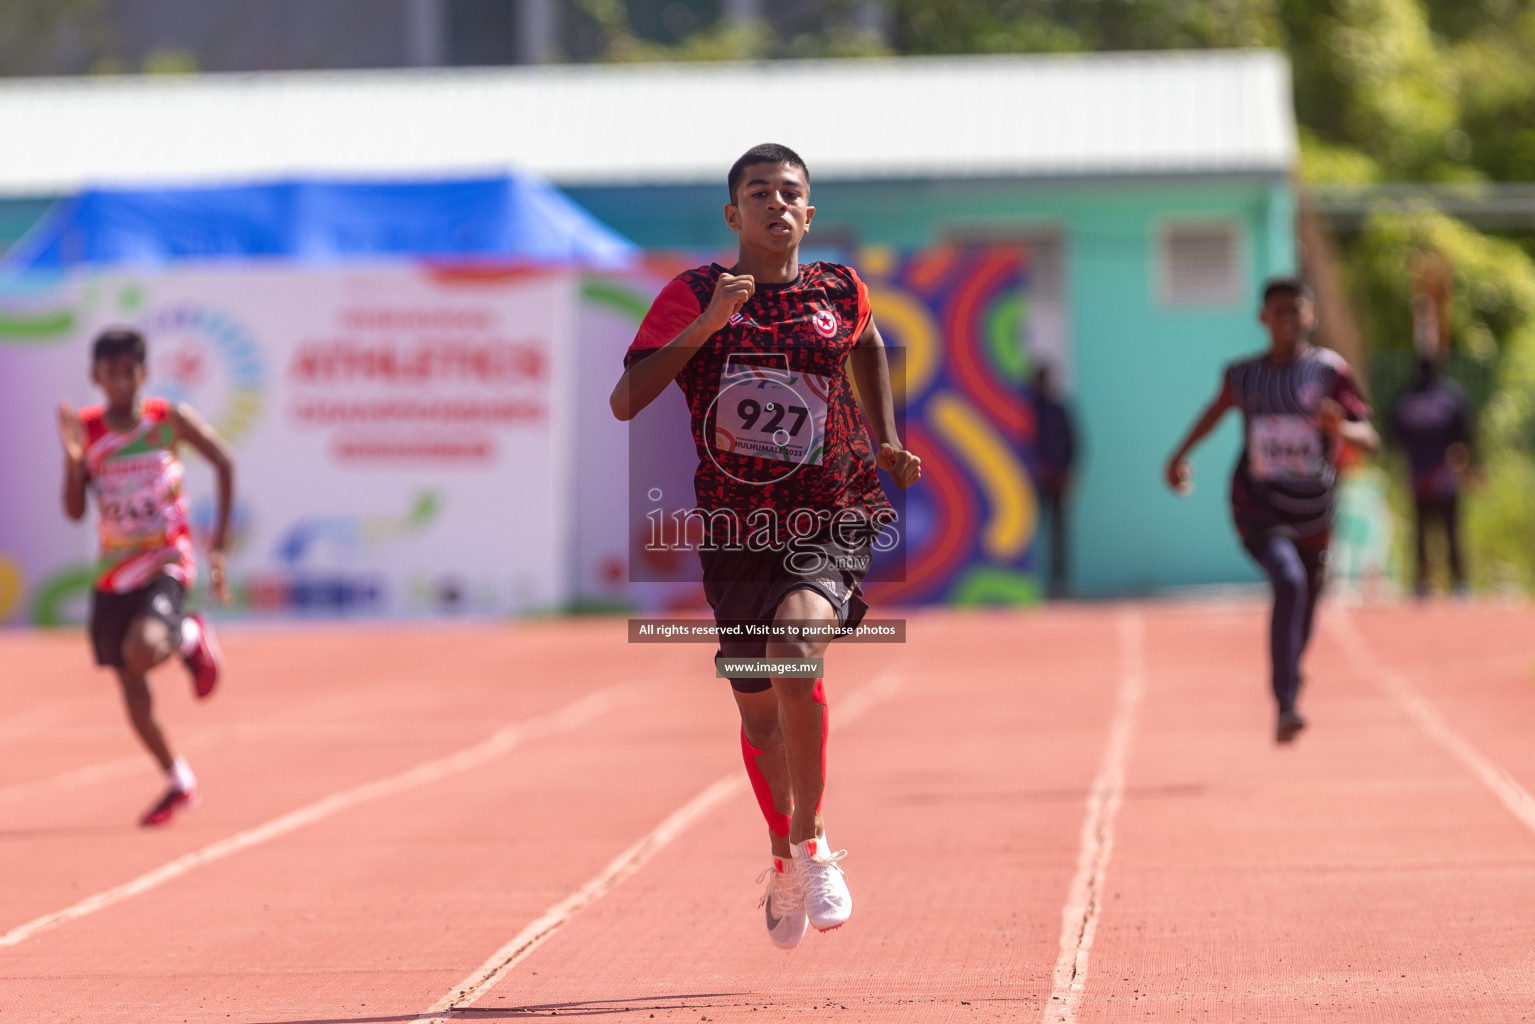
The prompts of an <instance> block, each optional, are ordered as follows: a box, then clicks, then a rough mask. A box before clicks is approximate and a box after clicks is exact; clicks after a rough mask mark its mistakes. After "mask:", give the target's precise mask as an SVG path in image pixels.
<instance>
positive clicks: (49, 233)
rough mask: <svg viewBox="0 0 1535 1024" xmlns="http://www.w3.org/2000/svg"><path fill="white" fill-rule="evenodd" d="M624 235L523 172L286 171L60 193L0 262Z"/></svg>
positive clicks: (489, 255) (604, 248)
mask: <svg viewBox="0 0 1535 1024" xmlns="http://www.w3.org/2000/svg"><path fill="white" fill-rule="evenodd" d="M636 251H637V250H636V249H635V247H634V245H633V244H632V243H631V242H629V241H628V240H627V239H625V238H623V237H622V236H621V235H619V234H617V233H615V232H614V231H613V230H611V229H610V228H608V227H607V226H606V225H604V224H603V223H601V222H600V221H598V220H597V219H596V218H595V217H593V216H592V215H591V214H589V213H587V212H586V211H585V210H583V209H582V208H581V207H580V206H578V205H577V204H576V203H575V202H573V201H572V200H571V199H570V198H569V197H567V196H566V195H565V194H564V193H563V192H561V191H560V190H559V189H557V188H555V187H554V186H553V185H551V184H549V183H548V182H546V181H543V180H541V179H539V178H536V177H533V176H531V175H527V174H512V175H506V176H501V177H489V178H467V179H465V178H459V179H452V180H443V181H410V182H398V181H395V182H388V181H385V182H380V181H339V180H307V179H306V180H301V181H300V180H294V181H278V182H270V183H265V184H254V185H242V186H235V187H223V188H175V189H92V190H89V191H86V192H82V193H80V194H79V195H76V196H73V197H71V198H69V199H66V200H63V201H62V202H60V203H59V205H58V206H56V207H55V208H54V209H53V210H52V211H51V212H50V213H49V214H48V215H47V216H46V217H45V218H44V219H43V220H42V221H41V222H40V223H39V224H38V225H37V227H36V228H34V229H33V230H32V231H31V232H30V233H29V234H28V236H27V237H26V238H24V239H22V240H21V241H20V242H19V243H17V245H16V246H15V247H14V248H12V249H11V251H10V252H8V253H6V255H5V258H4V260H3V261H0V269H5V270H14V271H25V270H44V269H53V268H62V267H67V266H72V265H75V264H81V263H118V264H121V263H128V264H140V265H143V264H152V265H153V264H165V263H174V262H180V261H183V260H208V259H228V258H246V259H249V258H252V257H256V258H261V257H269V258H278V259H290V260H297V261H303V262H312V263H331V262H337V261H342V260H351V259H357V258H366V257H379V256H389V255H394V256H405V257H428V258H430V257H442V258H471V259H477V258H478V259H529V260H538V261H556V262H567V261H568V262H575V263H582V264H586V265H594V266H600V267H613V266H617V265H621V264H624V263H626V262H628V260H629V259H630V258H631V256H632V255H633V254H634V253H635V252H636Z"/></svg>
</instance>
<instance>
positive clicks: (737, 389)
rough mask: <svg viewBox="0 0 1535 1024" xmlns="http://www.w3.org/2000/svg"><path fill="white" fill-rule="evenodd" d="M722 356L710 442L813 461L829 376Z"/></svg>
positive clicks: (820, 444)
mask: <svg viewBox="0 0 1535 1024" xmlns="http://www.w3.org/2000/svg"><path fill="white" fill-rule="evenodd" d="M777 358H778V362H779V364H778V365H757V364H748V363H743V362H736V361H734V360H726V362H725V367H724V370H723V372H722V373H721V374H720V390H719V397H718V398H717V399H716V400H715V408H714V447H715V448H716V449H717V450H719V451H722V452H732V453H734V454H736V455H746V456H749V457H751V458H754V459H767V460H771V461H773V462H785V463H790V464H792V465H795V466H804V465H810V466H819V465H821V461H822V459H823V457H824V455H825V447H826V410H827V404H828V402H827V398H828V395H829V394H830V391H831V386H832V382H831V381H830V380H829V379H828V378H826V377H823V376H820V375H818V374H813V373H798V372H795V371H791V370H788V369H785V368H784V366H785V365H786V364H787V362H788V360H787V359H786V358H785V357H782V356H779V357H777Z"/></svg>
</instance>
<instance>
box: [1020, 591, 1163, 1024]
mask: <svg viewBox="0 0 1535 1024" xmlns="http://www.w3.org/2000/svg"><path fill="white" fill-rule="evenodd" d="M1145 648H1146V624H1145V620H1144V619H1143V618H1142V617H1141V614H1140V613H1139V612H1138V611H1135V610H1134V609H1129V608H1127V609H1125V610H1124V611H1123V612H1121V613H1120V616H1119V657H1120V669H1119V688H1118V691H1117V692H1116V694H1115V697H1114V719H1113V722H1112V724H1111V725H1110V726H1109V738H1108V743H1107V744H1106V745H1105V746H1104V749H1103V760H1102V761H1101V762H1100V763H1099V765H1098V774H1097V776H1096V777H1095V778H1094V779H1093V788H1092V790H1091V791H1090V792H1089V793H1088V796H1087V817H1086V818H1085V819H1084V820H1083V822H1082V846H1081V849H1080V851H1079V852H1078V854H1077V873H1076V875H1075V876H1074V877H1073V878H1072V880H1071V888H1070V889H1069V890H1067V896H1066V905H1065V907H1064V908H1062V910H1061V952H1060V955H1059V956H1058V957H1057V958H1056V961H1055V971H1054V973H1053V975H1052V979H1051V986H1050V999H1049V1001H1048V1002H1047V1003H1046V1004H1045V1013H1044V1017H1043V1018H1042V1020H1043V1022H1044V1024H1061V1022H1065V1024H1071V1022H1073V1021H1075V1020H1076V1019H1077V1009H1078V1007H1079V1006H1080V1005H1081V1003H1082V996H1083V994H1084V993H1085V992H1086V991H1087V961H1088V955H1089V954H1090V953H1091V952H1092V948H1093V938H1094V937H1095V936H1096V934H1097V931H1098V915H1099V912H1100V910H1101V909H1102V907H1103V902H1102V894H1103V882H1104V877H1105V875H1106V874H1107V871H1108V866H1109V855H1110V854H1111V853H1112V852H1113V850H1114V819H1115V817H1116V816H1117V815H1118V813H1119V806H1120V803H1121V802H1122V801H1123V799H1124V793H1125V769H1126V766H1127V764H1128V763H1129V758H1130V742H1131V739H1132V738H1133V736H1134V733H1135V713H1136V711H1137V710H1139V708H1140V703H1141V698H1142V696H1143V695H1144V693H1145V690H1146V675H1145Z"/></svg>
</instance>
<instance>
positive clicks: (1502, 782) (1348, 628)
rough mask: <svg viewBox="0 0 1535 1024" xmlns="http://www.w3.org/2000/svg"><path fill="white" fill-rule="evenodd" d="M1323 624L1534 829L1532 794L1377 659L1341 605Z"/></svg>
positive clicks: (1356, 665)
mask: <svg viewBox="0 0 1535 1024" xmlns="http://www.w3.org/2000/svg"><path fill="white" fill-rule="evenodd" d="M1323 626H1324V627H1330V629H1331V631H1332V633H1333V635H1334V636H1335V637H1336V638H1337V640H1338V642H1339V645H1340V646H1341V647H1342V648H1343V651H1344V653H1345V654H1347V655H1348V659H1349V661H1351V662H1353V663H1354V668H1355V669H1356V670H1357V671H1359V672H1361V673H1363V674H1365V675H1370V676H1374V677H1375V680H1376V681H1377V682H1378V683H1379V684H1380V686H1381V688H1382V689H1383V690H1385V691H1386V692H1387V693H1388V694H1389V695H1390V696H1391V697H1392V699H1394V700H1395V701H1396V702H1397V704H1399V705H1400V706H1401V708H1402V710H1403V711H1405V712H1407V717H1408V718H1410V719H1412V721H1413V724H1415V725H1416V726H1417V727H1418V728H1419V729H1421V730H1423V732H1424V733H1425V734H1426V735H1427V736H1428V737H1429V739H1431V740H1433V741H1434V742H1435V743H1437V744H1439V746H1440V747H1442V748H1444V750H1445V751H1447V752H1448V753H1449V754H1450V756H1452V757H1454V758H1455V759H1456V760H1457V761H1459V762H1460V763H1461V764H1462V765H1464V766H1465V767H1466V768H1467V769H1468V770H1469V771H1470V772H1471V774H1472V775H1475V776H1476V777H1477V778H1478V779H1480V780H1481V782H1482V784H1483V785H1485V786H1486V787H1487V788H1488V789H1490V790H1492V792H1493V795H1494V796H1496V797H1497V798H1498V799H1499V800H1501V801H1502V802H1503V806H1504V807H1507V808H1508V809H1509V810H1510V811H1511V812H1513V815H1514V817H1516V818H1518V819H1519V820H1520V821H1521V822H1523V823H1524V824H1525V825H1526V826H1527V827H1528V828H1530V829H1531V830H1535V797H1532V796H1531V795H1530V792H1529V790H1527V789H1525V788H1524V787H1523V786H1521V785H1519V783H1518V782H1517V781H1515V780H1514V777H1513V776H1511V775H1509V774H1508V772H1506V771H1504V770H1503V769H1502V768H1499V767H1498V766H1497V765H1496V764H1494V763H1493V762H1492V761H1491V760H1489V759H1488V758H1487V757H1486V755H1484V754H1483V753H1482V752H1481V751H1479V750H1477V749H1476V748H1475V747H1473V746H1472V745H1471V744H1470V743H1469V742H1468V741H1467V740H1466V739H1465V738H1464V737H1463V736H1461V735H1460V733H1458V732H1456V731H1455V730H1454V729H1453V728H1451V727H1450V723H1448V722H1446V721H1445V720H1444V716H1443V715H1441V714H1440V713H1439V710H1438V709H1437V708H1435V707H1434V705H1433V704H1431V703H1429V701H1428V699H1427V698H1426V697H1424V696H1423V695H1422V694H1420V693H1419V692H1418V691H1417V689H1416V688H1415V687H1414V686H1413V685H1412V684H1411V683H1410V682H1408V681H1407V678H1406V677H1405V676H1403V675H1401V674H1400V673H1397V672H1393V671H1392V670H1391V669H1389V668H1387V667H1386V666H1385V663H1384V662H1382V661H1381V660H1380V659H1379V658H1377V657H1376V656H1375V654H1374V652H1373V651H1371V649H1370V645H1369V642H1368V641H1366V640H1365V638H1364V634H1363V633H1362V632H1360V630H1359V626H1358V625H1357V624H1356V623H1355V622H1354V620H1353V619H1352V618H1351V617H1350V616H1349V614H1348V612H1347V611H1346V610H1344V609H1342V608H1339V609H1337V610H1336V612H1335V613H1334V614H1333V615H1329V616H1328V617H1326V618H1325V619H1323Z"/></svg>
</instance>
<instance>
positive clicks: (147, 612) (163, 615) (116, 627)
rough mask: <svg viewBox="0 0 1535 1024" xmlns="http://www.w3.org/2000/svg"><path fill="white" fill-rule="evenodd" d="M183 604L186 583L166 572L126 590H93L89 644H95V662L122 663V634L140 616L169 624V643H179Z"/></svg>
mask: <svg viewBox="0 0 1535 1024" xmlns="http://www.w3.org/2000/svg"><path fill="white" fill-rule="evenodd" d="M186 607H187V590H186V587H183V586H182V585H181V582H180V581H179V580H173V579H171V578H170V577H169V576H156V577H155V578H154V579H153V580H151V581H150V582H148V583H146V584H145V585H144V586H142V587H140V588H139V589H137V590H130V591H129V592H128V593H126V594H114V593H111V592H110V591H106V590H98V591H96V592H95V593H94V594H93V595H92V597H91V645H92V646H93V647H95V648H96V664H98V665H109V666H111V667H112V668H122V667H123V638H124V637H125V636H127V635H128V626H129V624H130V623H132V622H133V620H134V619H137V618H139V617H141V616H147V617H148V618H151V619H159V620H160V621H161V622H163V623H165V624H166V625H167V626H169V627H170V631H171V643H172V644H178V645H179V644H180V643H181V620H182V618H183V617H184V616H185V615H186Z"/></svg>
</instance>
